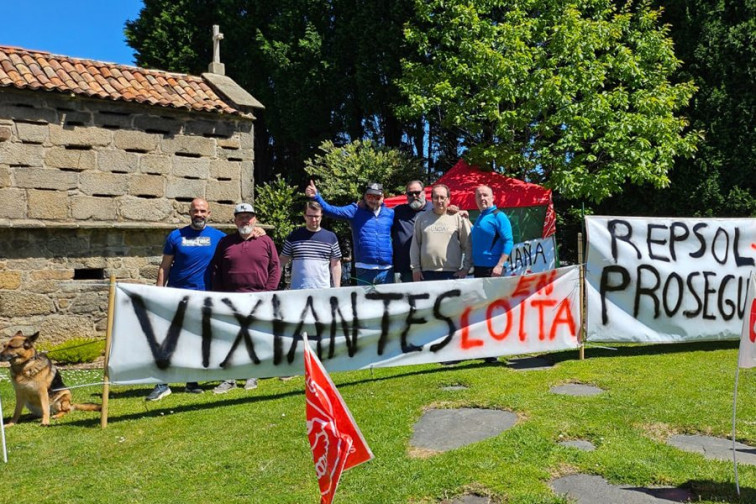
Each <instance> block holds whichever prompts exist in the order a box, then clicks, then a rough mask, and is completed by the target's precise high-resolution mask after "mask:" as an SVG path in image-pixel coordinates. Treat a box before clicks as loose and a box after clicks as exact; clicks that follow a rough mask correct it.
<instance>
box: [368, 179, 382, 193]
mask: <svg viewBox="0 0 756 504" xmlns="http://www.w3.org/2000/svg"><path fill="white" fill-rule="evenodd" d="M365 194H375V195H378V196H381V195H383V185H381V184H379V183H378V182H370V183H369V184H368V185H367V189H365Z"/></svg>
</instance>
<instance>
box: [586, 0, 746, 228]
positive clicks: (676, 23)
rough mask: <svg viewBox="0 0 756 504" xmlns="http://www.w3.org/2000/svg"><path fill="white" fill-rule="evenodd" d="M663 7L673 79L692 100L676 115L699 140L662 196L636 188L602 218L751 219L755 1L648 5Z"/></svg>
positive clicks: (677, 166) (711, 0) (674, 171)
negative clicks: (692, 91)
mask: <svg viewBox="0 0 756 504" xmlns="http://www.w3.org/2000/svg"><path fill="white" fill-rule="evenodd" d="M655 3H656V4H658V5H659V6H660V7H663V15H662V19H663V21H664V22H666V23H669V26H670V32H669V33H670V36H671V37H672V39H673V40H674V43H675V53H676V55H677V57H678V58H680V59H681V60H682V61H683V65H682V66H681V68H680V69H679V71H678V75H679V76H680V78H681V79H685V80H688V79H692V80H693V81H694V82H695V84H696V86H697V87H698V92H697V93H696V95H695V96H694V98H693V100H692V101H691V103H690V104H689V105H688V107H686V108H685V109H684V110H683V113H684V114H685V115H686V116H687V117H689V118H690V120H691V126H692V127H693V128H695V129H697V130H701V131H703V133H704V140H703V141H702V142H701V144H700V146H699V149H698V152H697V153H696V156H695V157H693V158H687V159H686V158H680V159H677V160H676V162H675V166H674V168H673V169H672V171H671V172H670V180H671V183H670V186H669V187H668V188H665V189H655V188H653V187H647V186H644V187H640V188H637V189H632V190H629V191H627V192H626V194H625V197H623V198H622V199H621V200H612V201H607V202H606V203H605V204H603V205H601V206H600V207H599V208H598V211H600V212H602V213H607V214H631V215H673V216H675V215H679V216H718V217H725V216H756V177H755V176H754V166H755V165H756V84H755V83H756V1H753V0H686V1H680V0H677V1H673V2H669V1H655Z"/></svg>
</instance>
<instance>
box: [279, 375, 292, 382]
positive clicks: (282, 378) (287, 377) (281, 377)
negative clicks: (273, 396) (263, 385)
mask: <svg viewBox="0 0 756 504" xmlns="http://www.w3.org/2000/svg"><path fill="white" fill-rule="evenodd" d="M278 379H279V380H281V381H289V380H293V379H294V376H279V377H278Z"/></svg>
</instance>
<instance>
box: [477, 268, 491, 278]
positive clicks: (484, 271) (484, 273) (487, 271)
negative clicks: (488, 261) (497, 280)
mask: <svg viewBox="0 0 756 504" xmlns="http://www.w3.org/2000/svg"><path fill="white" fill-rule="evenodd" d="M492 273H493V266H491V267H490V268H489V267H486V266H475V267H474V268H473V276H474V277H475V278H489V277H490V276H491V274H492Z"/></svg>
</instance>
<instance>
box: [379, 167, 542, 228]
mask: <svg viewBox="0 0 756 504" xmlns="http://www.w3.org/2000/svg"><path fill="white" fill-rule="evenodd" d="M436 183H437V184H445V185H447V186H449V190H450V191H451V198H450V201H451V204H453V205H457V206H458V207H459V208H461V209H463V210H475V211H476V212H477V210H478V206H477V204H476V203H475V188H477V187H478V186H479V185H487V186H489V187H490V188H491V189H492V190H493V194H494V201H495V204H496V207H497V208H499V209H501V210H503V211H504V212H505V213H507V215H508V216H509V217H510V220H512V218H513V215H510V214H512V213H517V214H522V215H523V219H522V220H523V221H526V220H529V219H528V215H527V214H528V213H529V212H528V209H531V210H533V211H534V212H530V213H532V214H533V217H534V216H535V214H538V215H539V220H540V219H541V218H543V228H542V234H541V236H532V237H531V236H521V237H519V238H520V239H531V238H546V237H549V236H551V235H553V234H554V233H556V214H555V213H554V203H553V202H552V201H551V189H545V188H543V187H541V186H539V185H537V184H531V183H529V182H523V181H522V180H517V179H513V178H509V177H505V176H504V175H500V174H498V173H494V172H485V171H482V170H480V169H479V168H478V167H476V166H470V165H468V164H467V163H466V162H465V161H464V160H463V159H460V160H459V161H458V162H457V164H456V165H454V166H453V167H452V169H451V170H449V171H448V172H446V174H444V176H443V177H441V178H440V179H438V182H436ZM430 192H431V187H430V186H429V187H426V188H425V197H426V199H428V200H430V197H431V194H430ZM406 202H407V197H406V196H405V195H403V194H402V195H399V196H393V197H391V198H386V199H385V203H386V206H388V207H392V208H393V207H395V206H397V205H400V204H402V203H406ZM515 209H517V210H515ZM540 215H543V217H540ZM522 227H523V229H522V231H523V233H524V234H527V233H525V230H524V226H522ZM515 240H516V241H517V240H518V237H515Z"/></svg>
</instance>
